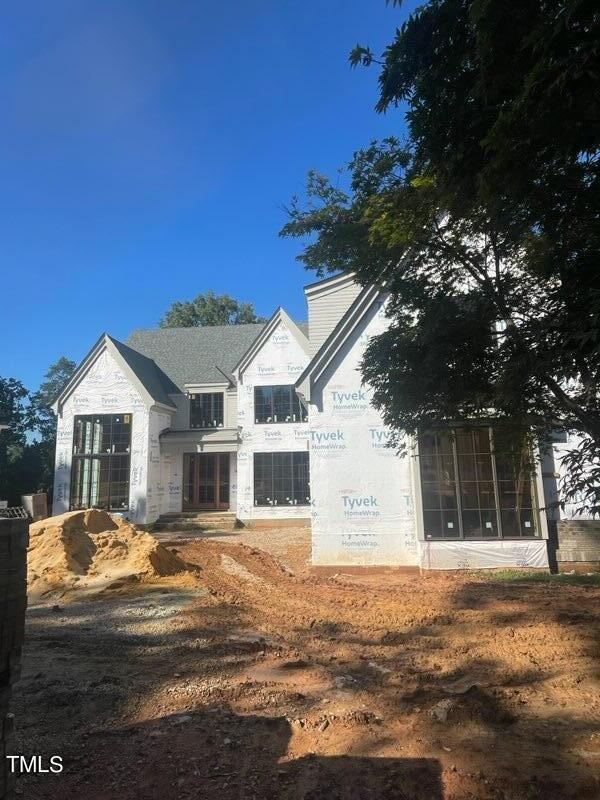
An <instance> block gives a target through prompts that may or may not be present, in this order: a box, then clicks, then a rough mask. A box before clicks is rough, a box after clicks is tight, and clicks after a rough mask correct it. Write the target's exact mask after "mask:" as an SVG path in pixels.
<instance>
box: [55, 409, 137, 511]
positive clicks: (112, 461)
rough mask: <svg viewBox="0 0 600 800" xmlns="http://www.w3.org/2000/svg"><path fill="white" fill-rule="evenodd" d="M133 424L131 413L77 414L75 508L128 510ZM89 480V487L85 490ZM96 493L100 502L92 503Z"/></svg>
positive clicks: (73, 478)
mask: <svg viewBox="0 0 600 800" xmlns="http://www.w3.org/2000/svg"><path fill="white" fill-rule="evenodd" d="M132 427H133V414H132V413H131V412H129V413H125V414H77V415H75V417H74V420H73V458H72V462H71V483H70V494H69V508H70V510H71V511H76V510H81V509H86V508H103V509H105V510H106V511H121V512H122V511H127V510H128V508H129V491H130V485H131V478H130V471H131V439H132ZM84 479H85V480H84ZM85 483H87V486H86V487H85V491H82V490H83V489H84V485H85ZM103 487H104V488H103ZM94 493H96V499H98V494H99V495H100V502H94V503H93V502H92V497H93V495H94ZM82 495H85V496H82ZM103 498H106V499H105V500H104V499H103Z"/></svg>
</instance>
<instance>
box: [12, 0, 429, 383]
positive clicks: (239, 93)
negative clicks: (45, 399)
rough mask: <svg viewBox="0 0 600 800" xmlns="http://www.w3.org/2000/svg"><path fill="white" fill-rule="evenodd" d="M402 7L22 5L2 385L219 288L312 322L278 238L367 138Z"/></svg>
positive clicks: (202, 0) (134, 2)
mask: <svg viewBox="0 0 600 800" xmlns="http://www.w3.org/2000/svg"><path fill="white" fill-rule="evenodd" d="M413 5H414V4H413V3H411V4H406V5H404V6H403V7H402V10H398V9H395V8H393V7H391V6H386V3H385V1H384V0H304V2H298V0H230V1H229V2H209V0H52V2H48V0H31V1H29V2H27V1H26V2H22V3H12V4H9V5H8V6H6V7H5V9H4V14H3V23H2V27H1V29H0V104H1V107H2V124H1V125H0V154H1V155H0V187H1V190H0V191H1V194H0V296H1V298H2V301H1V303H0V375H1V376H3V377H15V378H19V379H20V380H22V381H23V382H24V383H25V385H26V386H27V387H28V388H30V389H35V388H37V385H38V384H39V382H40V380H41V379H42V376H43V374H44V372H45V371H46V369H47V368H48V366H49V364H50V363H52V362H53V361H55V360H56V359H57V358H58V357H60V356H61V355H66V356H68V357H70V358H73V359H74V360H77V361H78V360H79V359H80V358H81V357H82V356H83V355H84V354H85V353H86V352H87V350H88V349H89V348H90V347H91V345H92V344H93V343H94V342H95V341H96V339H97V337H98V336H99V335H100V333H101V332H102V331H105V330H106V331H108V332H110V333H111V334H113V335H114V336H116V337H117V338H120V339H125V338H126V337H127V335H128V334H129V332H130V331H131V330H132V329H133V328H136V327H153V326H155V325H156V323H157V321H158V319H159V317H160V316H161V315H162V313H163V312H164V311H165V309H166V308H167V307H168V306H169V304H170V303H171V302H172V301H173V300H184V299H189V298H191V297H192V296H193V295H195V294H196V293H198V292H202V291H205V290H206V289H210V288H212V289H215V290H216V291H217V292H227V293H229V294H232V295H234V296H236V297H238V298H239V299H243V300H250V301H252V302H254V304H255V305H256V308H257V310H258V311H259V312H260V313H263V314H265V315H269V314H271V312H272V311H273V309H274V308H275V307H276V306H277V305H279V304H282V305H284V306H285V307H286V308H287V309H288V310H289V311H290V312H291V314H292V315H293V316H295V317H296V318H300V319H303V318H305V316H306V312H305V306H304V299H303V295H302V291H301V287H302V285H303V284H304V283H308V282H310V281H311V280H314V275H313V274H312V273H307V272H306V271H305V270H304V269H303V268H302V266H301V265H300V264H298V263H297V262H295V261H294V256H295V255H297V253H298V252H299V250H300V243H299V242H298V241H292V240H283V239H281V238H279V237H278V235H277V234H278V231H279V229H280V228H281V226H282V224H283V223H284V222H285V214H284V212H283V210H282V206H283V204H285V203H286V202H287V201H288V200H289V199H290V197H291V196H292V195H293V194H298V193H301V191H302V189H303V185H304V178H305V175H306V172H307V170H308V169H309V168H313V167H314V168H317V169H319V170H321V171H324V172H329V173H333V172H334V171H335V170H336V169H337V167H338V166H340V165H341V164H343V163H344V162H345V161H346V160H347V159H348V158H349V156H350V155H351V154H352V152H353V151H354V150H355V149H357V148H358V147H360V146H362V145H364V144H366V143H368V142H369V140H370V139H372V138H376V137H380V136H383V135H387V134H390V133H401V132H402V125H403V121H402V117H401V114H400V113H399V112H395V113H391V114H388V115H387V116H380V115H377V114H376V113H375V112H374V111H373V106H374V103H375V101H376V96H377V71H376V69H375V68H371V69H370V70H363V69H358V70H351V69H350V67H349V65H348V52H349V50H350V49H351V48H352V46H353V45H354V44H356V42H357V41H360V42H361V43H368V44H370V45H371V46H372V47H373V49H374V50H375V51H376V52H380V51H381V50H382V49H383V47H384V45H385V44H386V43H388V42H389V41H390V40H391V38H392V36H393V34H394V30H395V27H396V25H398V24H400V22H401V21H402V19H403V18H404V17H405V16H406V14H407V12H408V9H409V8H411V7H413Z"/></svg>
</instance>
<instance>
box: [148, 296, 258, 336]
mask: <svg viewBox="0 0 600 800" xmlns="http://www.w3.org/2000/svg"><path fill="white" fill-rule="evenodd" d="M265 321H266V320H265V318H264V317H259V316H257V315H256V313H255V311H254V306H253V304H252V303H243V302H241V301H239V300H236V299H235V298H233V297H230V295H228V294H219V295H217V294H215V293H214V292H213V291H212V290H209V291H207V292H204V293H203V294H199V295H196V297H195V298H194V299H193V300H186V301H184V302H175V303H173V304H172V305H171V307H170V308H169V309H168V311H167V313H166V314H165V316H164V317H163V318H162V319H161V320H160V322H159V325H160V327H161V328H197V327H201V326H204V325H243V324H245V323H251V322H265Z"/></svg>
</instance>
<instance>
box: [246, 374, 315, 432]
mask: <svg viewBox="0 0 600 800" xmlns="http://www.w3.org/2000/svg"><path fill="white" fill-rule="evenodd" d="M266 390H269V391H270V392H271V400H270V406H271V415H270V416H271V419H258V414H257V408H258V403H257V395H258V393H260V392H265V391H266ZM283 390H287V394H288V401H289V408H290V411H291V413H290V416H294V412H295V411H297V412H298V417H299V418H298V419H277V418H276V417H277V416H278V414H277V413H276V393H279V394H283ZM253 411H254V424H255V425H299V424H301V423H306V422H308V409H307V408H306V406H305V405H304V403H303V402H302V400H301V399H300V396H299V395H298V392H296V387H295V385H294V384H293V383H281V384H266V385H265V386H255V387H254V407H253ZM282 416H283V415H282Z"/></svg>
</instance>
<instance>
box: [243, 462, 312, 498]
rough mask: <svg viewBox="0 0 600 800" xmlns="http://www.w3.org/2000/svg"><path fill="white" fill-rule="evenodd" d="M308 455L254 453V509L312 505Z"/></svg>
mask: <svg viewBox="0 0 600 800" xmlns="http://www.w3.org/2000/svg"><path fill="white" fill-rule="evenodd" d="M308 473H309V469H308V452H307V451H302V452H299V453H255V454H254V505H255V506H307V505H309V504H310V483H309V474H308Z"/></svg>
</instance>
